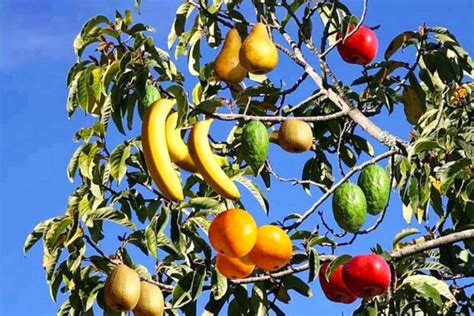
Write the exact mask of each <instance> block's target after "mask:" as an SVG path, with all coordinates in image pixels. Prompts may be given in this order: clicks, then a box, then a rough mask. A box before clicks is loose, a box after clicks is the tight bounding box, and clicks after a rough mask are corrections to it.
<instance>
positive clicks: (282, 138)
mask: <svg viewBox="0 0 474 316" xmlns="http://www.w3.org/2000/svg"><path fill="white" fill-rule="evenodd" d="M278 143H279V144H280V146H281V147H282V148H283V149H284V150H286V151H288V152H290V153H302V152H305V151H307V150H309V149H310V148H311V145H312V144H313V132H312V130H311V127H310V126H309V125H308V123H306V122H304V121H300V120H297V119H289V120H286V121H284V122H283V123H282V124H281V127H280V130H279V131H278Z"/></svg>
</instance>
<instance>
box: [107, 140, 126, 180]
mask: <svg viewBox="0 0 474 316" xmlns="http://www.w3.org/2000/svg"><path fill="white" fill-rule="evenodd" d="M129 157H130V144H128V145H124V144H120V145H118V146H117V147H116V148H115V149H114V150H113V151H112V153H111V154H110V157H109V161H108V164H109V166H110V175H111V176H112V177H113V178H114V179H115V180H116V181H117V182H118V183H120V181H121V180H122V178H123V177H124V176H125V174H126V173H127V163H126V160H127V159H128V158H129Z"/></svg>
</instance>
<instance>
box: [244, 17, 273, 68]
mask: <svg viewBox="0 0 474 316" xmlns="http://www.w3.org/2000/svg"><path fill="white" fill-rule="evenodd" d="M239 56H240V63H241V64H242V66H244V67H245V68H246V69H247V70H248V71H249V72H251V73H253V74H257V75H262V74H266V73H267V72H269V71H271V70H272V69H273V68H275V66H276V65H277V63H278V51H277V48H276V46H275V44H274V43H273V42H272V40H271V39H270V37H269V36H268V32H267V27H266V26H265V24H263V23H257V24H255V26H254V28H253V30H252V31H251V32H250V34H249V36H247V38H246V39H245V41H244V42H243V44H242V47H241V48H240V54H239Z"/></svg>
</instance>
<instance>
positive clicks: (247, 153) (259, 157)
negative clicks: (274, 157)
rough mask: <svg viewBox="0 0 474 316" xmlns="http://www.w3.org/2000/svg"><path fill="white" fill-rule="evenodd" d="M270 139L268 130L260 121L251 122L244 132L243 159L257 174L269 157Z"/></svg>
mask: <svg viewBox="0 0 474 316" xmlns="http://www.w3.org/2000/svg"><path fill="white" fill-rule="evenodd" d="M268 146H269V137H268V132H267V128H266V127H265V125H264V124H263V123H262V122H260V121H251V122H249V123H247V124H246V125H245V126H244V129H243V131H242V157H243V158H244V159H245V161H246V162H247V163H248V164H249V166H250V167H251V168H252V170H253V171H254V173H255V174H257V172H258V170H259V169H260V167H261V166H262V165H263V163H264V162H265V160H266V159H267V156H268Z"/></svg>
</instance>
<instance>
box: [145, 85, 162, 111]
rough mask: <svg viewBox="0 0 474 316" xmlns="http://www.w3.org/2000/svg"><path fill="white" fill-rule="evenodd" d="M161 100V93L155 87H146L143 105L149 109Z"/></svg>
mask: <svg viewBox="0 0 474 316" xmlns="http://www.w3.org/2000/svg"><path fill="white" fill-rule="evenodd" d="M160 98H161V95H160V91H159V90H158V88H156V87H155V86H153V85H150V84H147V85H146V86H145V97H144V98H143V104H144V105H145V107H146V108H148V107H149V106H150V105H151V104H152V103H153V102H155V101H156V100H159V99H160Z"/></svg>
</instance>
